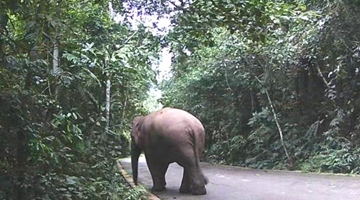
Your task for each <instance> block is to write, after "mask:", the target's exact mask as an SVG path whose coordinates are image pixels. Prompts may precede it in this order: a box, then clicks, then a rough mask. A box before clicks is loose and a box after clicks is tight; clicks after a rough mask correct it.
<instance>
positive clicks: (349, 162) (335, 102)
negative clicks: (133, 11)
mask: <svg viewBox="0 0 360 200" xmlns="http://www.w3.org/2000/svg"><path fill="white" fill-rule="evenodd" d="M163 2H165V3H166V2H170V4H171V2H172V1H163ZM286 2H288V3H286ZM173 8H174V10H175V11H177V12H176V15H174V18H173V22H174V24H176V26H175V27H174V29H173V30H172V31H171V32H170V34H169V36H168V37H167V40H168V43H169V45H170V47H171V49H172V52H173V65H172V73H173V77H171V78H170V79H169V80H166V81H164V82H163V83H162V90H163V98H162V102H163V103H164V104H165V106H174V107H180V108H183V109H186V110H188V111H190V112H192V113H194V114H195V115H196V116H198V117H199V118H200V120H201V121H202V122H203V124H204V126H205V129H206V132H207V136H206V137H207V138H206V144H207V147H206V154H205V156H204V159H205V160H206V159H207V160H209V161H214V162H221V163H227V164H236V165H242V166H250V167H255V168H279V169H283V168H287V167H288V165H287V164H288V163H287V162H289V158H287V156H286V155H285V152H284V146H285V147H287V148H288V151H289V154H290V159H293V160H294V161H293V162H294V163H293V164H294V166H291V167H294V168H295V169H306V170H310V171H318V170H320V171H332V172H336V173H338V172H342V173H359V170H358V167H357V166H358V162H359V161H358V160H359V157H358V154H357V153H358V152H359V149H360V147H359V145H358V144H359V141H360V140H359V139H360V138H359V127H360V126H359V119H360V117H359V114H360V112H359V110H358V109H359V106H358V103H359V95H358V94H359V91H358V90H359V87H358V86H359V73H358V72H359V59H358V49H359V47H358V43H359V40H358V38H356V37H355V36H356V33H357V32H358V31H359V30H358V27H360V26H359V24H358V23H359V20H358V19H359V14H358V13H359V12H358V11H359V7H358V6H356V3H354V2H350V1H334V2H329V1H285V2H281V1H276V2H267V1H251V0H249V1H242V2H236V1H226V2H223V1H218V0H217V1H211V2H208V1H200V0H199V1H194V2H193V3H189V2H187V1H184V2H183V4H182V5H180V4H176V6H174V7H173ZM271 106H273V107H274V110H275V113H273V112H274V111H273V110H272V109H271ZM274 114H275V116H277V119H275V118H274ZM276 122H278V124H279V127H280V129H279V127H278V126H277V125H276ZM334 123H336V126H334ZM280 130H282V132H283V140H284V144H282V142H281V140H280V134H279V131H280ZM335 132H336V134H334V133H335ZM330 133H331V134H330ZM329 134H330V135H331V137H329ZM335 144H336V145H335Z"/></svg>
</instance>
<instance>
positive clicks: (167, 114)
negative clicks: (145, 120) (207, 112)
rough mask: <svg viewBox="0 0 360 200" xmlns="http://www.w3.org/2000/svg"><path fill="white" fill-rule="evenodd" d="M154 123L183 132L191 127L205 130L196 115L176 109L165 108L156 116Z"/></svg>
mask: <svg viewBox="0 0 360 200" xmlns="http://www.w3.org/2000/svg"><path fill="white" fill-rule="evenodd" d="M153 123H154V124H155V125H159V126H160V127H162V126H164V127H169V128H173V129H176V128H179V129H181V130H184V128H191V127H193V128H200V129H203V126H202V124H201V122H200V120H199V119H197V118H196V117H195V116H194V115H192V114H190V113H188V112H186V111H184V110H180V109H176V108H164V109H162V110H160V111H158V112H157V114H156V115H154V120H153Z"/></svg>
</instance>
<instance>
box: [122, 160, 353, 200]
mask: <svg viewBox="0 0 360 200" xmlns="http://www.w3.org/2000/svg"><path fill="white" fill-rule="evenodd" d="M120 163H121V165H122V166H123V168H124V169H125V171H126V172H127V173H129V174H131V163H130V158H125V159H121V160H120ZM201 167H202V169H203V171H204V174H205V175H206V176H207V177H208V178H209V183H208V184H207V185H206V189H207V194H206V195H205V196H192V195H187V194H179V192H178V190H179V187H180V184H181V179H182V174H183V168H182V167H180V166H179V165H177V164H176V163H173V164H171V165H170V166H169V169H168V171H167V173H166V182H167V185H166V188H167V189H166V190H165V191H164V192H159V193H155V195H156V196H158V197H159V198H160V199H163V200H170V199H171V200H173V199H176V200H193V199H197V200H199V199H201V200H205V199H206V200H360V176H346V175H329V174H316V173H300V172H287V171H263V170H254V169H244V168H239V167H232V166H216V165H210V164H206V163H201ZM139 182H140V183H141V184H143V185H144V186H145V187H146V188H148V189H150V188H151V187H152V179H151V176H150V173H149V170H148V168H147V165H146V162H145V158H144V157H143V156H142V157H140V159H139Z"/></svg>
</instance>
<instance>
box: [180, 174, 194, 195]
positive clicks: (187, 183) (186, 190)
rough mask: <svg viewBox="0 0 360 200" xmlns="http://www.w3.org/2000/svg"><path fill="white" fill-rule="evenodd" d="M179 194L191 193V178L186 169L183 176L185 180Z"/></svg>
mask: <svg viewBox="0 0 360 200" xmlns="http://www.w3.org/2000/svg"><path fill="white" fill-rule="evenodd" d="M179 192H180V193H184V194H190V193H191V183H190V176H189V173H188V172H187V170H186V169H185V168H184V175H183V179H182V181H181V186H180V189H179Z"/></svg>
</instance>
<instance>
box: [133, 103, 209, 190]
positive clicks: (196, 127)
mask: <svg viewBox="0 0 360 200" xmlns="http://www.w3.org/2000/svg"><path fill="white" fill-rule="evenodd" d="M131 138H132V142H131V143H132V145H131V164H132V171H133V180H134V183H135V184H137V178H138V160H139V156H140V154H141V153H142V152H144V154H145V158H146V162H147V165H148V168H149V170H150V173H151V177H152V180H153V187H152V190H153V191H162V190H164V189H165V185H166V181H165V173H166V171H167V169H168V166H169V164H170V163H173V162H176V163H177V164H179V165H180V166H182V167H183V168H184V174H183V179H182V182H181V187H180V189H179V191H180V193H191V194H194V195H204V194H206V188H205V185H206V184H207V182H208V180H207V178H206V177H205V176H204V174H203V172H202V170H201V169H200V165H199V157H200V155H201V154H202V152H203V150H204V146H205V131H204V127H203V126H202V124H201V122H200V121H199V120H198V119H197V118H196V117H194V116H193V115H191V114H190V113H188V112H186V111H184V110H180V109H175V108H164V109H162V110H160V111H157V112H153V113H150V114H149V115H146V116H139V117H135V118H134V119H133V123H132V130H131Z"/></svg>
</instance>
